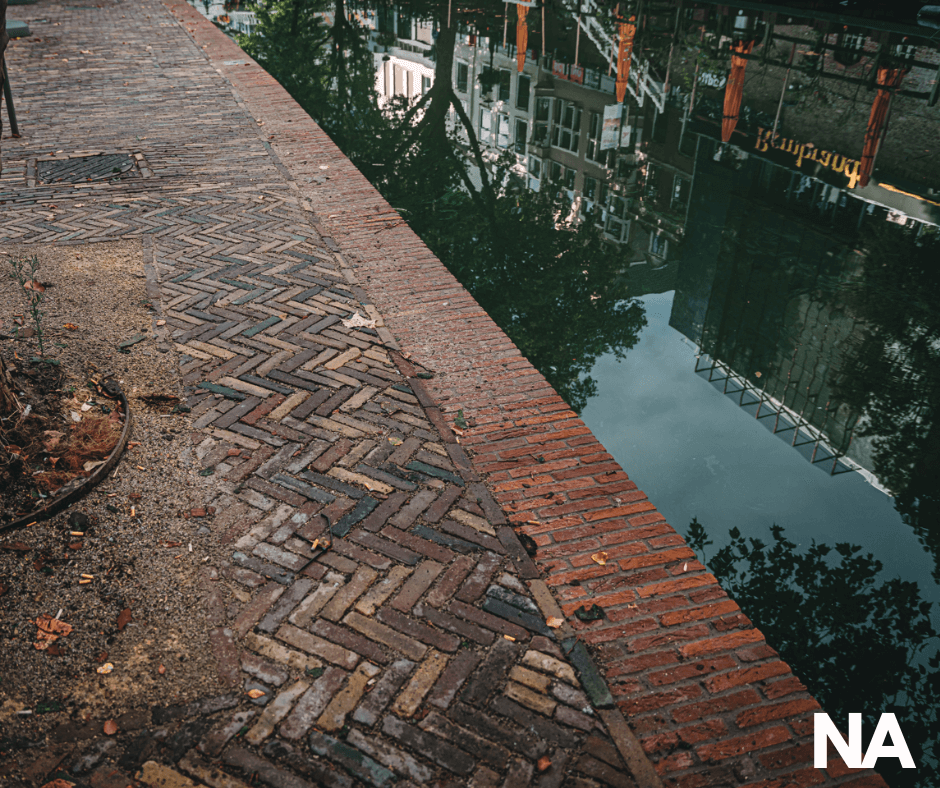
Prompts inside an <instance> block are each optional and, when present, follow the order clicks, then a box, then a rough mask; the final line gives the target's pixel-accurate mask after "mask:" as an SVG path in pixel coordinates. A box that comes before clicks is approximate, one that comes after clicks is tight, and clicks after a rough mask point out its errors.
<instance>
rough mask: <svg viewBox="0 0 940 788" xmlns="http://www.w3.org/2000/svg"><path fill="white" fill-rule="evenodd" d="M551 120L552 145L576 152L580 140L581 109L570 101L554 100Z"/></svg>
mask: <svg viewBox="0 0 940 788" xmlns="http://www.w3.org/2000/svg"><path fill="white" fill-rule="evenodd" d="M553 120H554V122H553V123H552V145H554V146H555V147H556V148H562V149H563V150H567V151H571V152H572V153H577V152H578V145H579V144H580V141H581V110H580V109H579V108H578V107H576V106H575V105H574V104H572V103H571V102H570V101H556V102H555V116H554V119H553Z"/></svg>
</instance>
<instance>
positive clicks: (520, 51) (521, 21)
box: [516, 5, 529, 71]
mask: <svg viewBox="0 0 940 788" xmlns="http://www.w3.org/2000/svg"><path fill="white" fill-rule="evenodd" d="M528 11H529V9H528V7H527V6H524V5H517V6H516V65H517V66H518V67H519V71H522V67H523V66H524V65H525V53H526V49H527V48H528V46H529V26H528V25H527V24H526V21H525V15H526V14H527V13H528Z"/></svg>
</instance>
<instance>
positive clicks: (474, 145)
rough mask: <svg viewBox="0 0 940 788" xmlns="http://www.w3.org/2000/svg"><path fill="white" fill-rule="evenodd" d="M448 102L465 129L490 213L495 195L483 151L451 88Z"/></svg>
mask: <svg viewBox="0 0 940 788" xmlns="http://www.w3.org/2000/svg"><path fill="white" fill-rule="evenodd" d="M450 103H451V104H452V105H453V107H454V109H455V110H457V117H458V118H460V122H461V123H462V124H463V127H464V128H465V129H466V131H467V138H468V139H469V140H470V150H472V151H473V158H474V159H475V160H476V163H477V167H479V169H480V178H481V179H482V181H483V193H484V195H485V196H486V201H487V203H488V204H489V205H490V213H491V214H492V211H493V208H494V207H495V202H496V195H495V193H494V192H493V186H492V184H491V183H490V178H489V175H488V174H487V169H486V162H485V161H484V160H483V152H482V151H481V150H480V144H479V141H478V140H477V135H476V133H475V132H474V130H473V123H471V121H470V118H469V117H467V111H466V110H465V109H464V108H463V104H462V103H461V101H460V99H459V98H457V94H456V93H454V89H453V88H450Z"/></svg>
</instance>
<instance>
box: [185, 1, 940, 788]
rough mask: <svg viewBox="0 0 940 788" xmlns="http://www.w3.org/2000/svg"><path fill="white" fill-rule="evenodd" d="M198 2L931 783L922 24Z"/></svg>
mask: <svg viewBox="0 0 940 788" xmlns="http://www.w3.org/2000/svg"><path fill="white" fill-rule="evenodd" d="M191 2H193V4H194V5H195V6H196V7H197V8H198V9H199V10H200V11H202V12H203V13H205V14H206V15H207V16H208V17H209V18H210V19H212V20H213V21H215V23H216V24H218V25H219V26H220V27H222V28H223V29H224V30H226V31H227V32H228V33H229V34H231V35H233V36H235V37H236V38H237V40H238V41H239V43H240V44H241V45H242V46H243V47H244V48H245V50H246V51H247V52H249V54H251V55H252V56H254V57H255V58H256V59H257V60H258V61H259V62H260V63H261V64H262V65H263V66H264V67H265V68H267V69H268V70H269V71H270V72H271V74H272V75H273V76H274V77H275V78H277V79H278V80H279V81H280V82H281V83H282V84H283V85H284V86H285V87H286V88H287V89H288V90H289V91H290V92H291V94H292V95H293V96H294V97H295V98H296V99H297V101H298V102H299V103H300V104H301V105H302V106H303V107H304V108H305V109H306V110H307V111H308V112H309V113H310V114H311V115H312V116H313V117H314V118H315V119H316V120H317V121H318V122H319V123H320V124H321V125H322V126H323V128H324V129H325V130H326V131H327V132H328V133H329V134H330V135H331V136H332V137H333V139H334V140H335V141H336V142H337V143H338V144H339V145H340V147H341V148H342V149H343V151H344V152H345V153H346V154H347V155H348V156H349V157H350V158H351V159H352V160H353V161H354V163H356V165H357V166H358V167H359V168H360V169H361V170H362V171H363V173H364V174H365V175H366V176H367V177H368V178H369V179H370V180H371V181H372V182H373V184H375V186H376V187H377V188H378V189H379V190H380V191H381V192H382V193H383V195H384V196H385V197H386V198H387V199H388V200H389V201H390V202H391V203H392V205H394V206H395V207H396V208H397V209H398V210H399V211H400V212H401V213H402V215H403V216H404V217H405V219H406V220H408V222H409V223H410V224H411V226H412V227H413V228H414V229H415V231H416V232H417V233H418V234H419V235H420V236H421V237H422V238H423V239H424V240H425V242H426V243H427V244H428V245H429V247H430V248H431V249H432V250H433V251H434V252H435V253H436V254H437V255H438V256H439V257H440V259H441V260H442V261H443V262H444V263H445V264H446V265H447V266H448V267H449V268H450V269H451V270H452V271H453V272H454V274H455V275H456V276H457V277H458V278H459V279H460V281H461V282H462V283H463V284H464V285H465V286H466V287H467V289H468V290H469V291H470V292H471V293H472V294H473V295H474V296H475V297H476V298H477V300H478V301H479V302H480V304H481V305H482V306H483V307H484V308H485V309H486V310H487V312H488V313H489V314H490V315H491V316H492V318H493V319H494V320H495V321H496V322H497V323H498V324H499V325H500V326H501V327H502V328H503V329H504V330H505V331H506V333H507V334H508V335H509V336H510V337H511V338H512V339H513V341H514V342H515V343H516V344H517V346H518V347H519V348H520V350H521V351H522V352H523V353H524V354H525V355H526V356H527V358H529V360H530V361H532V363H533V364H534V365H535V366H536V367H537V368H538V369H539V370H540V371H541V372H542V373H543V374H544V375H545V376H546V377H547V378H548V380H549V381H550V382H551V383H552V384H553V385H554V386H555V388H556V390H557V391H558V392H559V393H560V394H561V395H562V396H563V397H564V398H565V399H566V400H567V401H568V403H569V404H570V405H571V406H572V407H573V408H574V409H575V410H577V411H578V412H580V413H581V415H582V417H583V418H584V420H585V422H586V423H587V424H588V426H589V427H590V428H591V429H592V431H593V432H594V434H595V435H596V436H597V437H598V438H599V439H600V440H601V441H602V442H603V444H604V445H605V446H606V447H607V449H608V450H609V451H610V452H611V453H612V454H613V455H614V456H615V457H616V458H617V460H618V461H619V462H620V463H621V464H622V465H623V467H624V469H625V470H626V471H627V472H628V473H629V474H630V476H631V477H632V478H633V480H634V481H636V482H637V483H638V485H639V486H640V487H641V488H642V489H643V490H644V491H645V492H646V493H647V494H648V495H649V497H650V499H651V500H652V501H654V502H655V504H656V505H657V507H658V508H659V509H660V511H662V512H663V513H664V514H665V516H666V517H667V519H668V520H669V521H670V523H671V524H672V525H673V526H674V527H676V528H677V529H678V530H679V531H680V532H682V533H683V534H684V535H686V537H687V538H688V539H689V541H690V544H692V546H693V547H695V548H696V549H697V550H698V551H699V552H700V554H701V555H703V557H704V559H705V560H706V562H707V563H708V565H709V567H710V568H711V569H712V571H714V572H715V574H716V575H717V576H718V577H719V579H720V580H721V582H722V584H723V585H724V587H725V588H726V589H727V590H728V591H729V593H731V594H732V596H734V597H735V599H737V601H738V602H739V603H740V604H741V606H742V608H743V609H744V611H745V612H746V613H747V614H748V615H749V616H750V617H751V618H752V619H753V620H754V621H755V623H756V624H757V625H758V626H759V627H760V628H761V629H762V630H763V631H764V633H765V635H766V636H767V638H768V640H769V642H770V643H771V645H773V646H774V647H775V648H777V649H778V650H779V651H780V652H781V654H782V655H783V657H784V658H785V659H786V660H787V661H788V662H790V664H791V665H792V666H793V667H794V670H795V671H796V672H797V674H798V675H799V676H800V678H801V679H802V680H803V681H804V682H805V683H806V684H807V686H808V687H809V688H810V690H811V691H812V692H813V693H814V694H815V695H816V696H817V698H819V700H820V701H821V702H822V704H823V706H824V707H825V709H826V710H827V711H828V712H829V713H830V714H832V715H834V716H836V717H838V718H839V719H841V720H844V719H845V715H846V714H848V713H849V712H863V713H864V714H865V715H866V718H867V719H868V721H869V723H868V724H871V723H872V722H873V721H874V720H876V719H877V717H878V716H879V715H880V714H881V713H882V712H884V711H895V712H896V713H897V714H898V718H899V720H900V722H901V726H902V730H903V731H904V733H905V736H906V737H907V742H908V744H909V745H910V746H911V749H912V751H913V754H914V758H915V761H917V762H918V764H919V766H920V768H919V769H918V770H917V771H916V772H912V771H904V772H901V771H899V770H897V769H895V768H893V767H891V766H888V767H886V770H885V774H886V776H887V777H888V779H889V782H890V784H891V785H893V786H896V787H898V786H919V787H921V788H927V787H928V786H936V785H937V784H940V776H938V771H937V761H938V755H940V751H938V748H940V721H938V708H940V703H938V700H940V665H938V659H940V658H938V656H937V654H938V638H937V633H936V630H937V628H940V584H938V581H940V523H938V493H940V484H938V482H937V474H938V471H940V311H938V308H937V304H938V298H940V233H938V224H940V191H938V189H937V185H938V184H940V145H938V140H940V109H938V107H937V98H938V96H937V93H938V90H937V84H938V78H937V74H938V73H940V72H938V64H940V51H938V46H940V44H938V43H937V41H936V37H935V36H933V34H934V33H935V32H936V29H935V28H936V25H935V24H934V25H933V26H931V18H930V17H929V14H928V15H925V12H921V13H920V16H918V8H919V6H920V5H921V4H918V3H915V4H913V6H910V7H909V6H908V5H904V4H903V3H902V4H895V5H894V6H892V9H891V11H890V15H888V16H884V15H883V16H879V14H878V13H877V8H876V7H875V6H872V8H873V9H875V10H869V11H864V12H863V11H862V10H860V8H862V7H861V6H860V7H858V8H856V7H853V8H848V7H846V8H843V7H842V6H839V5H837V4H833V6H832V8H829V7H828V6H826V5H825V4H817V5H818V6H819V7H820V8H822V9H823V10H818V11H816V13H817V16H816V17H806V16H800V13H805V12H800V11H799V10H798V9H796V10H794V11H793V12H792V14H791V13H790V12H786V11H779V10H778V12H776V13H774V14H770V13H762V12H758V11H755V10H753V9H750V10H749V9H748V8H740V9H738V8H736V7H734V6H733V5H731V6H728V5H716V4H710V3H706V2H692V3H689V2H684V3H681V4H678V3H669V2H663V3H659V4H655V5H654V4H646V6H644V8H645V9H646V10H643V8H640V7H636V8H633V6H631V5H630V4H627V3H624V4H621V6H618V8H620V10H621V13H622V15H621V16H620V17H615V16H614V12H613V10H611V7H608V6H606V5H599V4H596V3H594V2H592V1H591V0H582V2H581V3H577V2H571V3H561V2H556V3H553V4H548V5H546V6H543V5H539V4H536V3H531V4H527V3H519V2H510V3H504V2H490V1H488V0H482V1H480V2H474V3H459V2H428V1H425V2H415V3H410V4H408V3H405V4H401V5H398V6H392V5H386V4H370V3H360V4H355V5H353V4H345V3H344V2H343V0H336V1H335V2H330V3H328V4H327V3H319V4H318V3H315V2H302V0H270V2H266V3H263V4H257V5H251V4H247V5H246V4H242V3H238V2H237V1H235V2H226V3H224V4H223V3H218V2H212V1H211V0H191ZM751 5H753V4H751ZM605 9H606V10H605ZM631 9H632V10H631ZM827 9H828V10H827ZM852 13H854V14H856V16H840V14H852ZM932 36H933V37H932ZM628 66H629V68H628ZM869 730H870V728H869ZM879 765H880V764H879Z"/></svg>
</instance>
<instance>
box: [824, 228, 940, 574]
mask: <svg viewBox="0 0 940 788" xmlns="http://www.w3.org/2000/svg"><path fill="white" fill-rule="evenodd" d="M859 248H860V254H862V255H863V257H864V260H863V265H862V267H861V269H860V271H861V273H860V274H859V276H858V277H857V278H856V281H855V282H853V283H852V284H853V285H854V286H853V287H851V288H849V293H850V297H849V302H848V303H849V306H850V308H852V309H853V310H854V311H855V312H856V313H857V314H858V315H859V317H861V318H862V319H863V320H864V321H865V323H866V324H867V330H866V331H864V332H863V333H862V334H861V336H860V337H858V338H857V339H855V340H854V346H853V349H852V350H853V352H852V354H851V358H850V359H849V362H848V363H847V364H845V368H844V370H843V373H842V375H841V377H840V380H839V382H838V388H839V394H840V396H842V397H843V398H844V399H845V401H846V402H847V403H848V404H849V405H850V406H851V407H853V408H854V409H856V410H857V411H859V412H861V413H864V414H865V415H866V417H867V423H866V424H865V426H864V429H863V434H864V435H869V436H874V441H873V442H874V461H875V467H874V471H875V473H876V474H877V476H878V478H879V479H880V480H881V482H882V483H883V484H884V485H885V486H886V487H888V489H890V490H891V491H892V493H894V496H895V507H896V508H897V510H898V511H899V512H900V514H901V516H902V517H903V519H904V521H905V522H906V523H908V524H909V525H911V526H912V527H913V529H914V531H915V533H916V534H917V537H918V539H919V540H920V542H921V544H923V545H924V548H925V549H926V550H929V551H930V552H931V553H932V554H933V556H934V562H935V568H934V578H936V579H937V580H938V581H940V483H938V481H937V477H938V474H940V310H938V309H937V304H938V303H940V267H938V265H937V261H938V260H940V235H938V234H936V233H935V234H934V235H932V236H927V237H923V236H922V237H921V238H919V239H918V238H917V237H916V234H915V233H914V232H913V231H912V230H911V229H908V228H906V227H901V226H898V225H896V224H892V223H890V222H880V223H878V224H876V225H873V226H870V227H869V228H868V229H867V230H866V231H865V232H864V234H863V236H862V238H861V239H860V247H859Z"/></svg>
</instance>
